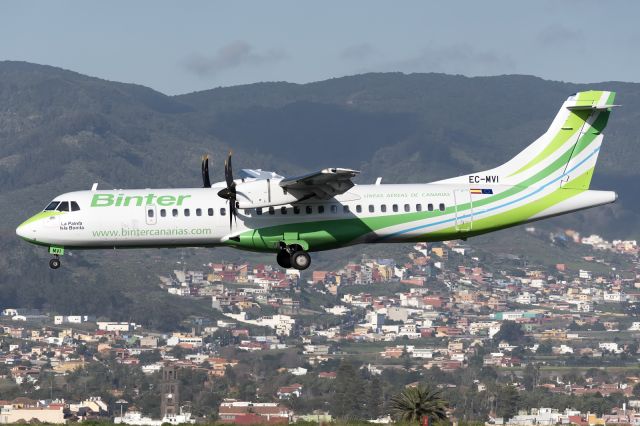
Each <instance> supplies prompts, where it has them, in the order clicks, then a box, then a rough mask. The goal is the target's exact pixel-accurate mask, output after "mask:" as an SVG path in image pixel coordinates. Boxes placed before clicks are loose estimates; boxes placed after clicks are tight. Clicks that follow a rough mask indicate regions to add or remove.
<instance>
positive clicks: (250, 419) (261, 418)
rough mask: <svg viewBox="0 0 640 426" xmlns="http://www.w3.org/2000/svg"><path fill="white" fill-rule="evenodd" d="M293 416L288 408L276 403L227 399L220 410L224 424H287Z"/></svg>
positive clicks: (219, 414) (219, 413)
mask: <svg viewBox="0 0 640 426" xmlns="http://www.w3.org/2000/svg"><path fill="white" fill-rule="evenodd" d="M292 415H293V413H292V412H291V411H289V409H288V408H287V407H284V406H282V405H280V404H277V403H274V402H248V401H236V400H234V399H225V400H224V401H222V403H221V404H220V408H219V409H218V416H219V417H220V420H221V421H222V422H223V423H237V424H274V423H275V424H279V423H283V424H287V423H289V420H290V418H291V416H292Z"/></svg>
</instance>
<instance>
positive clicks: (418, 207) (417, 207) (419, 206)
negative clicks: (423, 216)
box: [416, 203, 422, 212]
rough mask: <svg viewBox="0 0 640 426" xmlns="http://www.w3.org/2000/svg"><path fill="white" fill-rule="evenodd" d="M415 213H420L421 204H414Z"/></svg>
mask: <svg viewBox="0 0 640 426" xmlns="http://www.w3.org/2000/svg"><path fill="white" fill-rule="evenodd" d="M416 211H417V212H421V211H422V204H420V203H418V204H416Z"/></svg>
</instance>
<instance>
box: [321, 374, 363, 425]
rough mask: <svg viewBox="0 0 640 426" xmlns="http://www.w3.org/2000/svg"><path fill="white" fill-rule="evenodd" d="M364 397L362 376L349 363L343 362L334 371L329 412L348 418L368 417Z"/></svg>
mask: <svg viewBox="0 0 640 426" xmlns="http://www.w3.org/2000/svg"><path fill="white" fill-rule="evenodd" d="M364 398H366V393H365V389H364V384H363V383H362V378H361V377H360V376H359V375H358V373H357V371H356V369H355V368H354V367H353V365H352V364H351V363H349V362H343V363H342V364H340V367H339V368H338V371H337V372H336V380H335V393H334V394H333V403H332V404H331V408H330V410H331V414H332V415H333V416H334V417H337V418H349V419H360V418H362V417H363V416H367V417H368V413H367V412H366V407H364V406H365V404H364V402H365V401H364Z"/></svg>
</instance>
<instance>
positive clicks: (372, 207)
mask: <svg viewBox="0 0 640 426" xmlns="http://www.w3.org/2000/svg"><path fill="white" fill-rule="evenodd" d="M375 211H376V208H375V206H374V205H373V204H369V213H374V212H375Z"/></svg>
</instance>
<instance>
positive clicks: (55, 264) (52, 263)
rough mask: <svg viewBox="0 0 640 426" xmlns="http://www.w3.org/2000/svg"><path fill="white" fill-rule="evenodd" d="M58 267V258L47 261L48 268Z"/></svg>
mask: <svg viewBox="0 0 640 426" xmlns="http://www.w3.org/2000/svg"><path fill="white" fill-rule="evenodd" d="M59 267H60V259H51V260H50V261H49V268H51V269H58V268H59Z"/></svg>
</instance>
